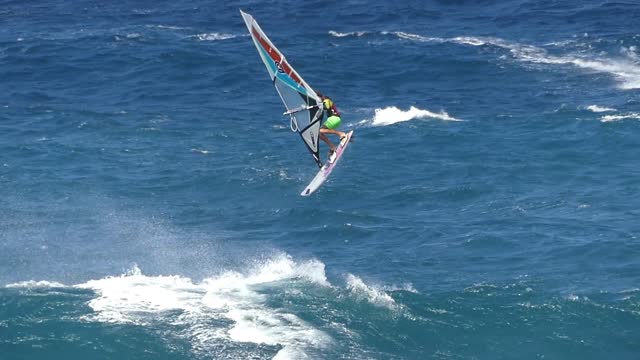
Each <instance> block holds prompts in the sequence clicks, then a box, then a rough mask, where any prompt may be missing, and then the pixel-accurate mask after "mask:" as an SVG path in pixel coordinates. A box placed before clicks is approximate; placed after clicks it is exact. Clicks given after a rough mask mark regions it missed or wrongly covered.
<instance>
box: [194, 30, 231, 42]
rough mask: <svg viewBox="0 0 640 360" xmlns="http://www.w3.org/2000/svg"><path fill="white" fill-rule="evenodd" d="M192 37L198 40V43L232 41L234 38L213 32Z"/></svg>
mask: <svg viewBox="0 0 640 360" xmlns="http://www.w3.org/2000/svg"><path fill="white" fill-rule="evenodd" d="M193 37H195V38H196V39H198V40H200V41H218V40H227V39H233V38H235V37H236V36H235V35H233V34H224V33H217V32H213V33H203V34H197V35H193Z"/></svg>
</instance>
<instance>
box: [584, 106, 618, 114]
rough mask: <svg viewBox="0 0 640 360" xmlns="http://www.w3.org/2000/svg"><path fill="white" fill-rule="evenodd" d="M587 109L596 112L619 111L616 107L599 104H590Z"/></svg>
mask: <svg viewBox="0 0 640 360" xmlns="http://www.w3.org/2000/svg"><path fill="white" fill-rule="evenodd" d="M586 109H587V110H589V111H592V112H595V113H601V112H608V111H617V110H616V109H612V108H608V107H601V106H598V105H589V106H587V107H586Z"/></svg>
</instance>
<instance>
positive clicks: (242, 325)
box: [76, 255, 332, 359]
mask: <svg viewBox="0 0 640 360" xmlns="http://www.w3.org/2000/svg"><path fill="white" fill-rule="evenodd" d="M282 280H291V281H303V282H305V283H313V284H318V285H321V286H325V285H328V282H327V280H326V276H325V272H324V264H323V263H321V262H319V261H317V260H311V261H304V262H299V263H298V262H295V261H293V260H292V259H291V257H289V256H287V255H280V256H276V257H274V258H272V259H269V260H267V261H265V262H258V263H256V265H255V267H254V268H253V269H252V270H250V271H249V272H248V273H246V274H245V273H240V272H235V271H227V272H224V273H222V274H220V275H218V276H215V277H211V278H207V279H204V280H203V281H202V282H199V283H194V282H193V281H192V280H191V279H189V278H185V277H181V276H146V275H143V274H142V272H141V271H140V269H138V268H137V267H134V268H133V269H132V270H131V271H129V272H127V273H126V274H124V275H121V276H117V277H107V278H104V279H100V280H92V281H88V282H87V283H84V284H80V285H76V287H78V288H83V289H91V290H93V291H95V292H96V294H97V297H96V298H95V299H93V300H91V301H90V302H89V306H90V307H91V308H92V309H93V310H94V312H95V313H94V314H93V315H92V316H89V317H86V318H85V319H86V320H90V321H102V322H114V323H135V324H139V325H147V324H150V323H151V319H153V318H157V316H153V315H155V314H162V313H167V312H169V311H175V310H178V311H180V312H181V315H180V316H179V318H178V319H177V320H173V321H174V323H176V324H180V325H181V326H182V327H185V326H186V327H187V329H188V330H187V332H188V334H187V336H188V337H189V338H190V339H192V341H194V342H195V343H196V344H195V345H194V348H197V349H203V351H206V348H207V344H210V343H211V340H212V339H213V340H217V341H220V340H223V339H226V340H230V341H236V342H252V343H258V344H260V343H263V344H268V345H278V344H279V345H281V346H282V349H281V350H280V351H279V352H278V354H277V356H276V358H285V359H286V358H291V359H297V358H304V357H307V352H309V350H311V351H321V350H322V349H324V348H325V347H326V346H328V345H329V344H330V343H331V342H332V339H331V337H330V336H329V335H327V334H325V333H324V332H323V331H322V330H319V329H316V328H315V327H313V326H312V325H310V324H308V323H306V322H305V321H303V320H302V319H300V318H298V317H297V316H296V315H294V314H290V313H287V312H286V311H285V310H283V309H274V308H272V307H269V306H267V305H265V301H266V297H265V296H264V295H262V294H261V293H260V292H259V291H258V290H257V288H261V287H262V288H263V287H269V286H276V285H275V284H274V283H277V282H278V281H282ZM220 318H223V319H229V320H232V321H233V325H232V326H231V327H230V328H227V329H220V328H208V327H206V326H203V325H202V324H203V323H207V319H220ZM203 320H204V321H203Z"/></svg>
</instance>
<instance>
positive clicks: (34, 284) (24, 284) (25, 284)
mask: <svg viewBox="0 0 640 360" xmlns="http://www.w3.org/2000/svg"><path fill="white" fill-rule="evenodd" d="M5 165H6V164H5ZM7 287H8V288H63V287H65V285H64V284H61V283H59V282H55V281H44V280H42V281H35V280H29V281H20V282H17V283H13V284H8V285H7Z"/></svg>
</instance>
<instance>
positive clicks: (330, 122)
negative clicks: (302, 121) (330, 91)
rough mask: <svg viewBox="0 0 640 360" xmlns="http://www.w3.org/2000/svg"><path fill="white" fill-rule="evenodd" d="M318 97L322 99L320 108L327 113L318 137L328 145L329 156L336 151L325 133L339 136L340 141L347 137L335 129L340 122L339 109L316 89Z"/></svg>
mask: <svg viewBox="0 0 640 360" xmlns="http://www.w3.org/2000/svg"><path fill="white" fill-rule="evenodd" d="M316 93H317V94H318V96H319V97H320V99H321V100H322V110H323V112H325V113H326V114H327V119H326V120H325V122H324V124H322V127H321V128H320V139H322V141H324V142H325V143H327V145H329V157H331V155H333V153H334V152H335V151H336V146H335V145H334V144H333V143H332V142H331V141H329V137H327V135H325V134H333V135H337V136H340V141H342V139H344V138H345V137H347V133H345V132H342V131H339V130H337V128H338V127H339V126H340V123H341V122H342V119H340V111H338V108H337V107H336V104H335V103H334V102H333V100H331V98H329V97H328V96H325V95H323V94H322V93H321V92H319V91H316Z"/></svg>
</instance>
